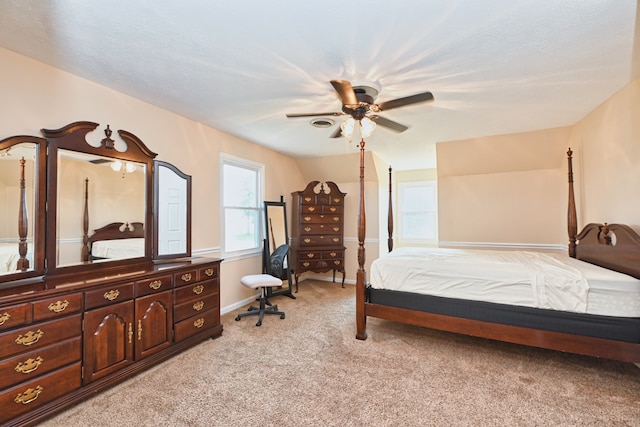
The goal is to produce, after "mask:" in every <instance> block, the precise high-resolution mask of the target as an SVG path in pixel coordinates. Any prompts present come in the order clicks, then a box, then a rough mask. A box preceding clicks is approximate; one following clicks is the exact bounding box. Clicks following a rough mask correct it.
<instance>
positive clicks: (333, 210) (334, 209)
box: [329, 207, 337, 212]
mask: <svg viewBox="0 0 640 427" xmlns="http://www.w3.org/2000/svg"><path fill="white" fill-rule="evenodd" d="M329 210H330V211H331V212H335V211H337V209H336V208H334V207H331V208H329Z"/></svg>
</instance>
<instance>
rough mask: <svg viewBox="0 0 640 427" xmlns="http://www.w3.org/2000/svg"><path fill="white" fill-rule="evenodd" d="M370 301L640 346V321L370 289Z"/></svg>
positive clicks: (368, 299) (368, 296)
mask: <svg viewBox="0 0 640 427" xmlns="http://www.w3.org/2000/svg"><path fill="white" fill-rule="evenodd" d="M367 301H368V302H370V303H373V304H379V305H386V306H392V307H398V308H406V309H409V310H416V311H423V312H428V313H433V314H439V315H444V316H453V317H460V318H463V319H472V320H479V321H483V322H490V323H497V324H502V325H510V326H518V327H524V328H531V329H542V330H546V331H553V332H562V333H567V334H573V335H583V336H587V337H593V338H603V339H608V340H614V341H624V342H630V343H634V344H637V343H640V318H628V317H610V316H598V315H592V314H582V313H570V312H564V311H556V310H546V309H539V308H530V307H521V306H514V305H506V304H496V303H489V302H484V301H471V300H462V299H454V298H446V297H437V296H432V295H421V294H416V293H410V292H401V291H391V290H384V289H374V288H372V287H367Z"/></svg>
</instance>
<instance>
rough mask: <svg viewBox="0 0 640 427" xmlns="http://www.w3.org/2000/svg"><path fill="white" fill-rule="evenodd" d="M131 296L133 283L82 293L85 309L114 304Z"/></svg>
mask: <svg viewBox="0 0 640 427" xmlns="http://www.w3.org/2000/svg"><path fill="white" fill-rule="evenodd" d="M132 298H133V283H123V284H120V285H114V286H110V287H108V288H100V289H96V290H93V291H87V292H85V294H84V306H85V310H90V309H92V308H97V307H102V306H105V305H110V304H116V303H119V302H122V301H126V300H130V299H132Z"/></svg>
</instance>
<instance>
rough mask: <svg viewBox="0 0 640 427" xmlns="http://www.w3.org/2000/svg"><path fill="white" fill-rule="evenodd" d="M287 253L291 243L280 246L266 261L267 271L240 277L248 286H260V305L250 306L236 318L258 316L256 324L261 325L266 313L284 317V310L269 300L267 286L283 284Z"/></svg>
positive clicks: (241, 281) (256, 287)
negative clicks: (280, 309)
mask: <svg viewBox="0 0 640 427" xmlns="http://www.w3.org/2000/svg"><path fill="white" fill-rule="evenodd" d="M287 253H289V245H280V246H278V247H277V248H276V250H275V251H273V253H272V254H271V256H270V257H269V258H268V260H267V262H266V263H265V273H263V274H251V275H248V276H243V277H242V278H241V279H240V283H242V284H243V285H244V286H246V287H248V288H251V289H258V288H260V300H259V301H260V306H259V307H254V306H250V307H249V309H248V310H247V311H245V312H244V313H240V314H238V316H237V317H236V320H240V319H242V318H243V317H246V316H258V322H257V323H256V326H260V325H262V318H263V317H264V315H265V314H278V315H280V318H281V319H284V316H285V315H284V311H278V306H277V305H275V304H274V305H270V304H269V302H268V301H267V288H271V287H276V286H282V279H281V278H282V277H285V275H286V271H285V267H284V259H285V257H286V256H287Z"/></svg>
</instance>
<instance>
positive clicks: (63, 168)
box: [42, 122, 155, 274]
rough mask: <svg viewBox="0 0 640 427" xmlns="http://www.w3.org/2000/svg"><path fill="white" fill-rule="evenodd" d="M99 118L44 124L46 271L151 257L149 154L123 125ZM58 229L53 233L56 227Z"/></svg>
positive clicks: (119, 262)
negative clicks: (115, 127) (103, 124)
mask: <svg viewBox="0 0 640 427" xmlns="http://www.w3.org/2000/svg"><path fill="white" fill-rule="evenodd" d="M97 127H98V124H97V123H91V122H76V123H72V124H70V125H68V126H66V127H64V128H62V129H57V130H47V129H43V131H42V132H43V134H44V135H45V137H46V139H47V141H48V144H49V153H48V193H47V199H48V212H47V226H48V228H49V230H50V231H49V236H50V237H51V238H50V239H48V240H47V243H46V245H47V247H46V252H47V254H48V255H47V257H48V272H49V273H50V274H51V273H53V272H56V271H58V270H60V269H63V268H64V269H66V271H68V272H74V271H76V270H79V269H86V268H88V267H87V265H89V264H93V263H99V264H100V265H101V266H103V267H107V266H108V267H109V268H111V267H113V268H117V267H119V266H123V265H129V264H133V263H140V262H146V261H150V260H151V255H152V254H151V241H152V235H151V229H152V227H151V226H150V224H151V223H152V220H153V218H152V209H151V207H152V202H151V201H152V179H151V165H152V162H153V158H154V157H155V153H152V152H151V151H149V150H148V148H147V147H146V146H145V145H144V144H143V143H142V141H140V140H139V139H138V138H137V137H136V136H134V135H133V134H130V133H128V132H126V131H121V130H120V131H118V135H117V136H115V135H113V138H112V131H111V129H110V128H109V126H106V128H104V129H103V130H104V134H100V132H97V131H96V132H94V130H95V129H96V128H97ZM51 230H54V231H55V232H52V231H51Z"/></svg>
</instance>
